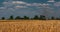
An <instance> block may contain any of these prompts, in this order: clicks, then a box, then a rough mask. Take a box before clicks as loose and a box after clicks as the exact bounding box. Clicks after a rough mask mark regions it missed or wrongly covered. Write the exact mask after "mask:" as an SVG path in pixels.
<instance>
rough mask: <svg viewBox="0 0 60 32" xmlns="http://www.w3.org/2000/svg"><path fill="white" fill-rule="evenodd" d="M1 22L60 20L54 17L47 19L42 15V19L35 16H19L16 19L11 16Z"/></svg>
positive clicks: (2, 18) (3, 18)
mask: <svg viewBox="0 0 60 32" xmlns="http://www.w3.org/2000/svg"><path fill="white" fill-rule="evenodd" d="M1 20H60V18H55V17H53V16H52V17H51V18H47V17H46V16H44V15H40V17H38V16H37V15H35V16H34V17H32V18H29V17H28V16H24V17H20V16H17V17H15V18H14V16H13V15H11V16H10V17H9V18H8V19H6V18H5V17H1Z"/></svg>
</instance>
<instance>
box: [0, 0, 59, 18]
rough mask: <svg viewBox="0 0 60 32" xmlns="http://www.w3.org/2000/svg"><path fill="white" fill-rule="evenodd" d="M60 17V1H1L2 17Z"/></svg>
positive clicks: (0, 12)
mask: <svg viewBox="0 0 60 32" xmlns="http://www.w3.org/2000/svg"><path fill="white" fill-rule="evenodd" d="M10 15H14V16H24V15H26V16H29V17H33V16H34V15H47V16H55V17H58V16H60V0H0V17H9V16H10Z"/></svg>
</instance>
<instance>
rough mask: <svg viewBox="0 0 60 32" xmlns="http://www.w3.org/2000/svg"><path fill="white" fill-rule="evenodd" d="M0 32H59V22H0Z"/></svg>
mask: <svg viewBox="0 0 60 32" xmlns="http://www.w3.org/2000/svg"><path fill="white" fill-rule="evenodd" d="M0 32H60V20H0Z"/></svg>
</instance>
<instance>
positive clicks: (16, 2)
mask: <svg viewBox="0 0 60 32" xmlns="http://www.w3.org/2000/svg"><path fill="white" fill-rule="evenodd" d="M12 3H13V4H27V3H26V2H23V1H12Z"/></svg>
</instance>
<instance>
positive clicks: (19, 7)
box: [15, 6, 27, 8]
mask: <svg viewBox="0 0 60 32" xmlns="http://www.w3.org/2000/svg"><path fill="white" fill-rule="evenodd" d="M15 8H27V7H26V6H15Z"/></svg>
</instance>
